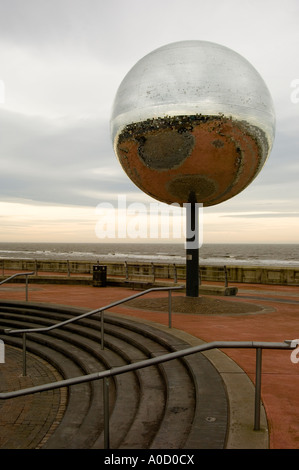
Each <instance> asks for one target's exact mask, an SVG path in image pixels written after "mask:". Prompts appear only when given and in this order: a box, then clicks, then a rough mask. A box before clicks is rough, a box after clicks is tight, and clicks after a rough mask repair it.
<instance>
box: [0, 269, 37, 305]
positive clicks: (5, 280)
mask: <svg viewBox="0 0 299 470" xmlns="http://www.w3.org/2000/svg"><path fill="white" fill-rule="evenodd" d="M33 274H35V272H34V271H31V272H30V273H16V274H13V275H12V276H10V277H7V278H6V279H4V280H3V281H1V282H0V286H1V284H5V282H8V281H10V280H11V279H14V278H15V277H17V276H26V286H25V292H26V302H27V300H28V276H32V275H33Z"/></svg>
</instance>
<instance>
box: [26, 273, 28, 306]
mask: <svg viewBox="0 0 299 470" xmlns="http://www.w3.org/2000/svg"><path fill="white" fill-rule="evenodd" d="M26 302H28V276H27V275H26Z"/></svg>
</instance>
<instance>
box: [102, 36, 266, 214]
mask: <svg viewBox="0 0 299 470" xmlns="http://www.w3.org/2000/svg"><path fill="white" fill-rule="evenodd" d="M274 134H275V112H274V107H273V102H272V98H271V96H270V93H269V91H268V89H267V86H266V85H265V83H264V81H263V79H262V78H261V76H260V75H259V73H258V72H257V71H256V70H255V68H254V67H253V66H252V65H251V64H250V63H249V62H248V61H247V60H246V59H244V58H243V57H242V56H240V55H239V54H238V53H236V52H234V51H232V50H231V49H229V48H227V47H224V46H222V45H219V44H215V43H212V42H207V41H200V40H198V41H196V40H195V41H181V42H175V43H172V44H168V45H165V46H163V47H160V48H158V49H156V50H154V51H152V52H151V53H149V54H148V55H146V56H145V57H143V58H142V59H141V60H139V61H138V62H137V63H136V65H135V66H134V67H133V68H132V69H131V70H130V71H129V72H128V74H127V75H126V76H125V78H124V79H123V81H122V83H121V84H120V86H119V88H118V91H117V93H116V96H115V100H114V104H113V109H112V116H111V136H112V141H113V146H114V151H115V153H116V155H117V157H118V159H119V161H120V163H121V165H122V167H123V169H124V171H125V172H126V173H127V175H128V176H129V178H130V179H131V180H132V181H133V182H134V183H135V185H136V186H137V187H138V188H140V189H141V190H142V191H144V192H145V193H147V194H148V195H149V196H152V197H153V198H155V199H157V200H159V201H161V202H165V203H168V204H171V203H174V202H175V203H179V204H180V205H183V204H184V203H187V202H190V197H191V196H192V198H193V200H194V198H195V200H196V202H198V203H202V204H203V206H212V205H215V204H219V203H221V202H223V201H226V200H228V199H230V198H232V197H233V196H235V195H237V194H238V193H240V192H241V191H242V190H243V189H244V188H246V187H247V186H248V185H249V184H250V183H251V182H252V180H253V179H254V178H255V177H256V176H257V174H258V173H259V172H260V170H261V168H262V167H263V165H264V163H265V161H266V159H267V157H268V155H269V153H270V151H271V148H272V145H273V141H274Z"/></svg>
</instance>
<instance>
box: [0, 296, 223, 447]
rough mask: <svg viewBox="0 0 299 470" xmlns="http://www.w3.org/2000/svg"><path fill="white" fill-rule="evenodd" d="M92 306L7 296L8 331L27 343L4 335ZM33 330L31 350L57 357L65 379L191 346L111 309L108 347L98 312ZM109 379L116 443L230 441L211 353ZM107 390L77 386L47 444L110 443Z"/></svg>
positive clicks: (98, 384) (0, 313)
mask: <svg viewBox="0 0 299 470" xmlns="http://www.w3.org/2000/svg"><path fill="white" fill-rule="evenodd" d="M85 311H86V310H84V309H78V308H71V307H65V306H54V305H46V304H42V303H41V304H33V303H31V302H26V304H25V303H24V304H23V303H22V302H13V301H3V302H2V301H1V302H0V337H1V339H4V341H5V343H6V344H11V345H14V346H17V347H20V348H21V338H20V336H13V335H5V334H3V333H2V332H3V330H4V329H5V328H27V327H30V328H31V327H33V328H37V327H39V326H47V325H52V324H53V323H57V322H59V321H62V320H65V319H67V318H70V317H73V316H76V315H78V314H81V313H84V312H85ZM170 333H171V331H170ZM27 336H28V339H27V348H28V351H30V352H32V353H33V354H35V355H38V356H40V357H42V358H43V359H44V360H46V361H48V362H49V363H51V365H52V366H53V367H54V368H56V369H57V370H58V371H59V373H60V374H61V375H62V376H63V377H64V378H69V377H76V376H79V375H84V374H88V373H92V372H95V371H101V370H104V369H110V368H113V367H116V366H120V365H124V364H128V363H132V362H137V361H140V360H143V359H145V358H149V357H154V356H159V355H161V354H165V353H167V352H172V351H176V350H181V349H184V348H187V347H190V345H189V344H188V343H186V342H184V341H183V340H181V339H179V338H177V337H175V336H173V335H171V334H169V333H167V332H165V331H163V330H160V329H158V328H155V327H153V326H150V325H148V324H141V323H139V322H134V321H133V320H128V319H125V318H121V317H120V316H118V315H115V314H113V313H111V314H110V313H109V314H107V312H106V313H105V349H101V344H100V337H101V322H100V315H98V314H96V315H94V316H93V317H90V318H85V319H81V320H78V321H77V322H76V323H72V324H68V325H65V326H64V327H62V328H60V329H55V330H52V331H51V332H48V333H29V334H28V335H27ZM207 375H208V376H207ZM109 383H110V387H109V388H110V397H109V398H110V442H111V448H121V449H130V448H131V449H132V448H161V449H162V448H208V447H207V446H210V448H223V447H224V443H225V435H226V422H227V420H226V417H227V416H226V413H227V403H226V395H225V390H224V387H223V384H222V382H221V379H220V378H219V376H218V373H217V372H216V370H215V369H214V367H213V366H212V364H211V363H210V362H209V361H208V360H207V359H206V358H205V357H204V356H203V355H199V354H197V355H192V356H188V357H185V358H183V359H181V360H178V359H176V360H172V361H169V362H166V363H163V364H160V365H156V366H151V367H149V368H145V369H140V370H138V371H135V372H129V373H125V374H122V375H118V376H114V377H113V378H111V379H110V380H109ZM102 395H103V390H102V381H100V380H98V381H94V382H89V383H86V384H80V385H75V386H72V387H69V390H68V403H67V408H66V410H65V413H64V415H63V417H62V419H61V422H60V424H59V426H58V427H57V428H56V429H55V431H54V432H53V434H52V435H51V436H50V437H49V438H48V439H47V441H46V442H45V443H44V444H43V448H48V449H51V448H52V449H53V448H103V445H104V438H103V396H102ZM210 416H214V417H215V418H217V421H216V422H215V423H213V424H214V426H213V430H212V431H211V426H209V422H208V421H207V419H206V418H207V417H210ZM0 422H1V418H0ZM211 432H213V439H212V440H211V438H210V433H211ZM211 443H212V444H211Z"/></svg>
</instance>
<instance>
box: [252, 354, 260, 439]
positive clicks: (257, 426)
mask: <svg viewBox="0 0 299 470" xmlns="http://www.w3.org/2000/svg"><path fill="white" fill-rule="evenodd" d="M261 383H262V348H257V349H256V372H255V410H254V430H255V431H259V430H260V415H261Z"/></svg>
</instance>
